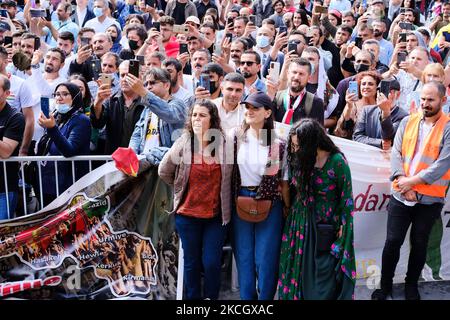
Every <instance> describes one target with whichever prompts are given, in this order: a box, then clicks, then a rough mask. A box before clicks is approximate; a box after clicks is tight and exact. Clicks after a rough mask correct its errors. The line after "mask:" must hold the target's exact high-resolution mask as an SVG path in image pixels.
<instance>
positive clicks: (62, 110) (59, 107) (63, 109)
mask: <svg viewBox="0 0 450 320" xmlns="http://www.w3.org/2000/svg"><path fill="white" fill-rule="evenodd" d="M71 108H72V107H71V106H69V105H68V104H66V103H63V104H59V103H57V104H56V105H55V109H56V111H57V112H58V113H59V114H66V113H67V112H69V110H70V109H71Z"/></svg>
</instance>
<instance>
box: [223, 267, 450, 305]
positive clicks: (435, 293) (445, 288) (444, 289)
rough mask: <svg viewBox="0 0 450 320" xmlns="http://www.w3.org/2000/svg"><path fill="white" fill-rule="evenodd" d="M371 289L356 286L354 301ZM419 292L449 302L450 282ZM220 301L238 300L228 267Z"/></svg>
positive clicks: (399, 288) (397, 292) (399, 294)
mask: <svg viewBox="0 0 450 320" xmlns="http://www.w3.org/2000/svg"><path fill="white" fill-rule="evenodd" d="M403 288H404V284H402V283H401V284H396V285H394V290H393V298H394V299H393V300H404V292H403ZM372 291H373V290H372V289H369V288H367V287H366V286H357V287H356V288H355V296H356V300H370V295H371V294H372ZM419 291H420V295H421V297H422V300H450V281H434V282H421V283H419ZM220 299H221V300H239V291H238V290H237V289H236V288H235V289H234V290H233V288H232V281H231V267H230V266H228V268H226V270H224V271H223V272H222V290H221V293H220Z"/></svg>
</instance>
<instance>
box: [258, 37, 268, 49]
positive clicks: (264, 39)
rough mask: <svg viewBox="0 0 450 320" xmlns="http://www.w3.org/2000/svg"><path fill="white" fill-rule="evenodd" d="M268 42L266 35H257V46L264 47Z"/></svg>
mask: <svg viewBox="0 0 450 320" xmlns="http://www.w3.org/2000/svg"><path fill="white" fill-rule="evenodd" d="M269 44H270V39H269V37H267V36H257V37H256V45H257V46H258V48H265V47H267V46H268V45H269Z"/></svg>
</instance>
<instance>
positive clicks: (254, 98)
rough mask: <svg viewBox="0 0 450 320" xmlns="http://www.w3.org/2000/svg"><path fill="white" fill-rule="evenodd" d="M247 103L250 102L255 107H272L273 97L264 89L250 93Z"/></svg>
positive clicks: (245, 101)
mask: <svg viewBox="0 0 450 320" xmlns="http://www.w3.org/2000/svg"><path fill="white" fill-rule="evenodd" d="M244 103H245V104H250V105H252V106H253V107H255V108H271V107H272V99H270V97H269V96H268V95H267V94H265V93H264V92H262V91H258V92H255V93H252V94H249V95H248V96H247V98H245V100H244Z"/></svg>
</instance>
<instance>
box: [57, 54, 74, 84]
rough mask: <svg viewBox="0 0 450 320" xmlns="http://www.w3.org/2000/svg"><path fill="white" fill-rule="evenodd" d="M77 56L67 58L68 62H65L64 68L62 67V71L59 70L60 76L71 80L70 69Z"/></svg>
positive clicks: (72, 55)
mask: <svg viewBox="0 0 450 320" xmlns="http://www.w3.org/2000/svg"><path fill="white" fill-rule="evenodd" d="M76 58H77V54H73V53H72V54H71V55H70V56H68V57H66V60H65V61H64V67H62V69H61V70H59V74H60V75H61V77H63V78H66V79H68V78H69V67H70V64H71V63H72V61H74V60H76Z"/></svg>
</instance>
